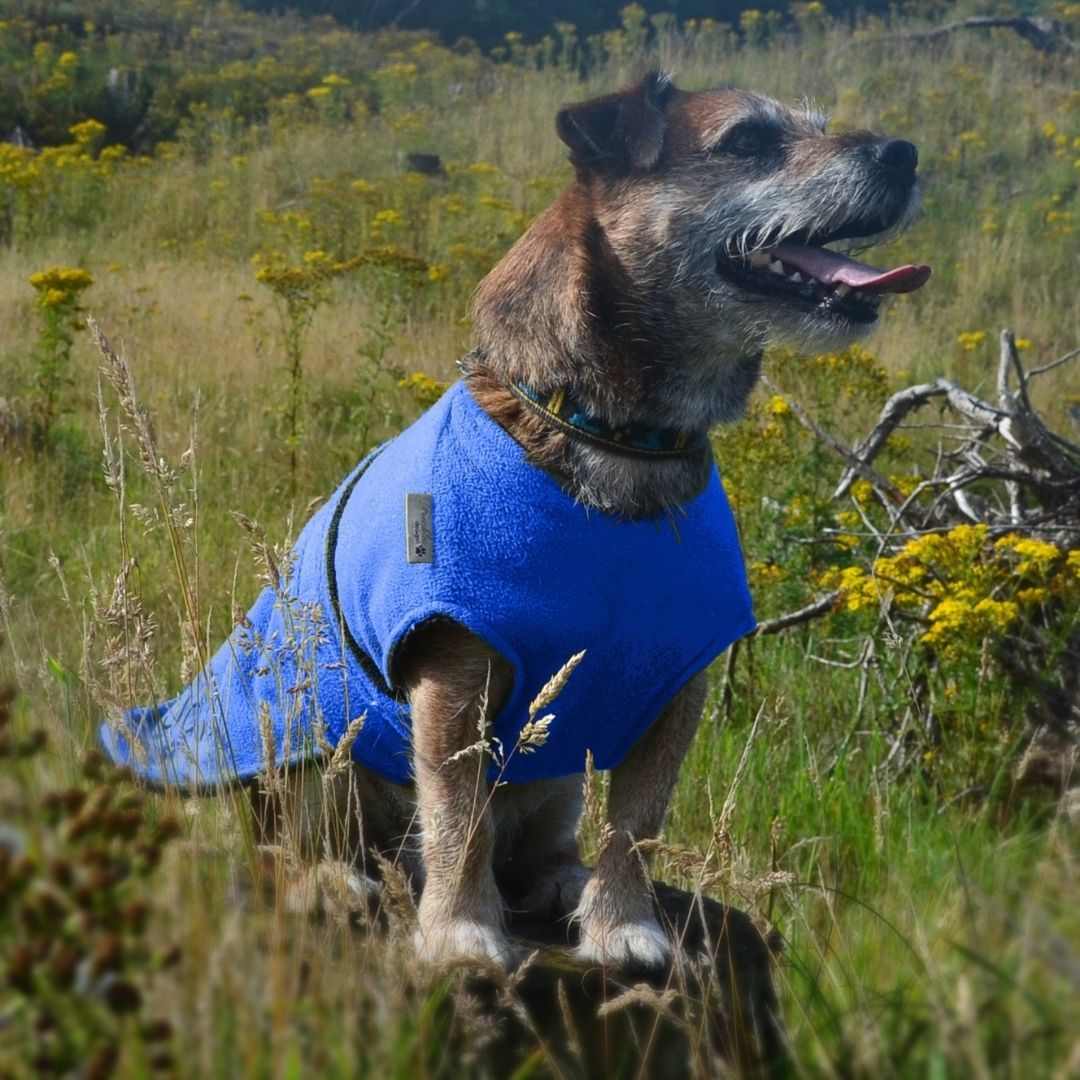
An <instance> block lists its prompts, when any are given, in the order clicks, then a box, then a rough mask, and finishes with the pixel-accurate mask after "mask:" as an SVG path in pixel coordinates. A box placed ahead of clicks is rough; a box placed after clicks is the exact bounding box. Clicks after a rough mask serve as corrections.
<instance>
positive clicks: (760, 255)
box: [746, 251, 769, 270]
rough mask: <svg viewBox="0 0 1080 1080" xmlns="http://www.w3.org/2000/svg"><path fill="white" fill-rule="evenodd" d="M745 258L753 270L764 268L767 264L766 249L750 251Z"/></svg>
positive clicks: (767, 254) (767, 255)
mask: <svg viewBox="0 0 1080 1080" xmlns="http://www.w3.org/2000/svg"><path fill="white" fill-rule="evenodd" d="M746 260H747V262H749V263H750V265H751V266H752V267H753V268H754V269H755V270H764V269H765V268H766V267H767V266H768V265H769V253H768V252H767V251H751V252H750V254H749V255H747V257H746Z"/></svg>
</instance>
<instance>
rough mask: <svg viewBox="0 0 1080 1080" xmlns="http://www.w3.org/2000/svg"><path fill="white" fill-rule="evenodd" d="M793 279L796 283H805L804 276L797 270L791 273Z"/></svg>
mask: <svg viewBox="0 0 1080 1080" xmlns="http://www.w3.org/2000/svg"><path fill="white" fill-rule="evenodd" d="M791 280H792V281H794V282H795V284H796V285H801V284H802V283H803V276H802V274H800V273H799V271H798V270H796V271H795V273H794V274H792V275H791Z"/></svg>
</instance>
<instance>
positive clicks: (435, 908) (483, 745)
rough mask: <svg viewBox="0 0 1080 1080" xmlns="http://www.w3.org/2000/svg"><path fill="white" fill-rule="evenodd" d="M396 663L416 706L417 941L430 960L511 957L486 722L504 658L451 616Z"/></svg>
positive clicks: (505, 673)
mask: <svg viewBox="0 0 1080 1080" xmlns="http://www.w3.org/2000/svg"><path fill="white" fill-rule="evenodd" d="M405 649H406V652H405V655H404V656H403V657H402V659H401V662H400V664H399V667H398V670H399V672H400V675H401V677H402V680H403V681H404V683H405V686H406V687H407V689H408V693H409V703H410V706H411V709H412V725H413V754H414V762H413V767H414V772H415V776H416V792H417V802H418V806H419V817H420V828H421V833H422V837H423V861H424V870H425V879H424V889H423V893H422V895H421V898H420V907H419V912H418V915H419V922H420V927H419V931H418V933H417V948H418V952H419V953H420V955H421V957H423V958H424V959H426V960H432V961H435V960H449V959H453V958H461V957H483V958H486V959H488V960H493V961H495V962H497V963H501V964H509V963H510V962H511V961H512V960H513V956H512V951H511V948H510V944H509V940H508V938H507V937H506V934H505V932H504V929H503V908H502V900H501V898H500V896H499V891H498V888H497V887H496V884H495V874H494V870H493V868H492V851H493V844H494V831H493V827H492V812H491V805H490V804H491V785H490V784H489V783H488V779H487V772H488V767H489V765H490V761H491V758H490V754H489V751H488V740H489V738H490V731H489V730H488V720H489V718H490V717H493V716H494V715H495V713H496V712H497V711H498V709H499V707H500V705H501V704H502V702H503V701H504V700H505V698H506V696H507V693H508V691H509V689H510V686H511V684H512V681H513V671H512V669H511V667H510V665H509V664H508V663H507V662H506V661H505V660H503V659H502V658H501V657H500V656H499V654H498V653H496V652H495V651H494V650H492V649H491V648H490V647H489V646H487V645H486V644H484V643H483V642H482V641H481V640H480V639H479V638H477V637H476V636H474V635H473V634H471V633H469V631H467V630H465V629H464V628H463V627H461V626H459V625H458V624H456V623H447V622H443V621H440V622H438V623H435V622H432V623H429V624H426V625H424V626H422V627H421V628H420V629H418V630H417V631H414V632H413V634H411V635H410V636H409V638H408V640H407V642H406V645H405Z"/></svg>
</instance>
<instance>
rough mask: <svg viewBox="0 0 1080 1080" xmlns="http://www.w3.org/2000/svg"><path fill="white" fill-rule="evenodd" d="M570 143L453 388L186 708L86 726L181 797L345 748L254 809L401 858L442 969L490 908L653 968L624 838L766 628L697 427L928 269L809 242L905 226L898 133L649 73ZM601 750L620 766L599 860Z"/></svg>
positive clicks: (342, 512) (340, 513) (488, 296)
mask: <svg viewBox="0 0 1080 1080" xmlns="http://www.w3.org/2000/svg"><path fill="white" fill-rule="evenodd" d="M556 128H557V131H558V134H559V136H560V137H561V139H562V140H563V142H564V143H565V144H566V145H567V147H568V148H569V151H570V158H571V162H572V165H573V168H574V173H575V178H574V180H573V182H572V183H571V184H570V186H569V187H568V188H567V189H566V190H565V191H564V192H563V193H562V195H561V196H560V197H559V198H558V199H557V200H556V201H555V202H554V203H553V204H552V205H551V206H550V207H549V208H548V209H547V210H546V211H545V212H544V213H543V214H541V215H540V216H539V217H538V218H537V220H536V221H535V222H534V223H533V224H532V225H531V227H530V228H529V229H528V230H527V231H526V232H525V233H524V234H523V236H522V237H521V238H520V239H519V240H518V242H517V243H516V244H515V245H514V246H513V247H512V248H511V250H510V251H509V252H508V254H507V255H506V256H505V257H504V258H503V259H502V261H501V262H499V263H498V264H497V265H496V266H495V268H494V269H493V270H492V271H491V272H490V273H489V274H488V276H487V277H486V278H485V279H484V281H483V282H482V283H481V284H480V286H479V288H478V290H477V293H476V295H475V299H474V307H473V316H474V325H475V348H474V350H473V351H472V352H471V353H470V354H469V355H468V356H467V357H466V358H465V359H464V360H463V361H462V364H461V367H462V372H463V378H462V380H461V381H459V382H458V383H457V384H455V386H454V387H453V388H452V389H451V390H450V391H448V393H447V394H446V395H445V397H444V398H443V400H442V401H440V402H439V403H438V404H437V405H436V406H434V408H433V409H432V410H431V411H430V412H429V413H427V414H426V415H425V416H423V417H421V419H420V420H419V421H417V423H416V424H415V425H414V426H413V427H412V428H410V429H408V430H407V431H406V432H405V433H404V434H403V435H401V436H398V437H397V438H396V439H394V440H391V442H390V443H388V444H386V446H385V447H384V448H381V449H380V450H378V451H376V452H375V453H374V454H372V455H370V456H369V457H368V458H367V459H365V461H364V462H363V463H361V465H360V466H359V467H358V469H357V470H356V472H354V473H353V474H352V475H351V476H350V477H349V478H348V479H347V481H346V482H345V483H344V484H343V485H342V487H341V488H340V489H339V490H338V492H337V493H336V494H335V495H334V496H333V497H332V498H331V499H330V501H329V502H328V503H327V504H326V505H325V506H324V507H323V508H322V509H321V510H320V511H319V512H318V514H316V515H315V517H314V518H313V519H312V520H311V522H309V523H308V525H307V526H305V528H304V530H303V532H302V533H301V536H300V539H299V540H298V542H297V545H296V549H295V550H294V552H293V555H292V557H291V560H290V562H291V566H290V568H289V569H288V571H287V572H283V574H282V578H281V581H280V582H278V583H276V584H275V586H273V587H271V588H268V589H267V590H266V591H265V592H264V593H263V595H262V596H261V597H260V598H259V600H258V602H257V603H256V605H255V607H254V608H253V609H252V611H251V612H250V613H249V615H248V616H247V617H246V618H245V619H244V620H242V622H241V625H240V626H238V627H237V629H236V631H235V632H234V634H233V636H232V637H230V639H229V641H228V642H227V643H226V645H225V646H224V647H223V648H222V650H221V651H220V652H219V653H218V654H217V656H216V657H215V658H214V659H213V660H212V661H211V662H210V664H209V665H208V667H207V669H206V670H205V671H204V673H203V674H202V675H200V676H199V677H198V678H197V679H196V681H195V682H194V683H193V684H192V685H191V686H190V687H189V688H188V689H187V690H186V691H185V692H184V694H182V695H181V696H180V697H179V698H177V699H174V700H173V701H172V702H168V703H165V704H163V705H158V706H155V707H152V708H147V709H136V710H133V711H132V712H131V713H129V714H128V715H127V716H126V717H124V718H123V720H122V723H120V724H112V725H109V726H107V727H106V728H105V729H104V730H103V739H104V741H105V743H106V745H107V747H108V749H109V750H110V752H111V753H112V755H113V757H114V758H116V759H117V760H119V761H122V762H128V763H131V764H132V765H133V766H134V767H135V768H136V769H137V770H138V771H139V772H141V773H142V774H143V775H144V776H146V777H148V778H149V779H151V780H157V781H160V782H170V783H174V784H178V785H180V786H185V787H188V788H192V789H197V790H199V789H205V788H215V787H217V786H219V785H220V784H222V783H225V782H228V781H231V780H250V779H252V778H257V777H260V776H269V775H270V774H271V773H272V772H273V771H274V770H275V769H281V768H285V767H288V766H292V767H296V768H300V767H302V765H303V762H305V761H307V760H309V759H311V758H312V757H320V756H321V757H323V758H324V759H331V761H332V764H331V766H330V767H329V768H328V770H327V772H326V773H324V774H323V776H322V779H321V780H318V779H317V780H316V782H315V784H314V788H315V792H316V794H317V795H318V796H320V797H325V798H326V800H327V802H326V805H325V806H323V808H322V809H312V806H311V804H310V802H308V801H307V800H306V797H305V796H303V795H302V794H301V795H297V796H296V797H295V798H293V797H284V798H277V797H276V798H274V799H272V800H269V801H270V802H271V803H272V804H273V805H272V806H271V807H270V808H269V809H267V807H266V802H267V800H265V799H264V800H263V801H262V803H261V804H260V812H262V811H266V813H267V814H268V817H267V818H266V819H265V821H264V824H266V825H267V827H268V828H272V827H273V822H274V821H278V820H286V821H292V822H293V824H292V825H291V826H290V828H293V829H294V830H295V829H297V828H301V827H302V826H303V820H302V819H305V818H306V819H307V820H308V824H309V825H310V823H311V822H312V821H318V822H322V828H321V829H316V830H314V831H316V832H318V833H319V835H320V837H321V839H320V840H319V843H321V844H322V845H323V847H324V849H325V847H326V845H328V844H329V846H330V847H331V848H333V849H334V850H335V852H345V851H348V850H352V851H354V852H356V851H358V852H360V861H361V863H363V861H364V858H365V855H364V853H365V852H370V851H372V850H376V851H378V852H380V853H382V855H384V856H387V857H391V858H396V859H397V860H398V861H399V862H400V863H401V864H402V865H403V867H404V868H405V870H406V872H407V873H408V874H409V875H410V877H411V878H412V880H413V882H414V884H415V885H416V886H417V887H418V888H419V889H420V890H421V891H420V902H419V908H418V922H419V929H418V931H417V945H418V949H419V951H420V953H421V955H422V956H423V957H424V958H426V959H427V960H431V961H438V960H445V959H453V958H461V957H467V958H483V959H486V960H490V961H494V962H496V963H499V964H504V965H510V964H512V963H513V961H514V957H513V950H512V947H511V943H510V941H509V938H508V935H507V932H506V930H505V924H504V907H505V905H506V903H508V902H509V903H512V904H513V905H514V906H515V907H521V908H525V909H528V910H533V911H537V912H544V913H547V914H549V915H553V916H562V917H565V916H569V917H571V918H572V921H573V923H574V924H575V925H576V926H577V928H578V931H579V944H578V946H577V948H578V951H579V954H580V955H581V957H582V958H583V959H584V960H586V961H588V962H590V963H597V964H604V965H613V966H616V967H619V968H623V969H638V968H643V969H657V968H662V967H663V966H664V965H666V964H667V963H669V961H670V959H671V957H672V951H673V946H672V943H671V942H670V941H669V940H668V938H667V937H666V935H665V933H664V931H663V929H662V927H661V926H660V923H659V921H658V919H657V916H656V914H655V912H654V906H653V899H652V894H651V885H650V880H649V876H648V873H647V869H646V864H645V860H644V859H643V858H642V857H641V855H640V854H639V849H638V848H637V847H636V846H635V845H637V844H638V842H639V841H641V840H645V839H648V838H652V837H655V836H656V835H657V834H658V832H659V830H660V829H661V826H662V823H663V819H664V814H665V809H666V807H667V804H668V800H669V797H670V795H671V792H672V789H673V787H674V785H675V782H676V779H677V777H678V773H679V768H680V764H681V762H682V760H683V757H684V755H685V754H686V751H687V749H688V747H689V746H690V743H691V740H692V739H693V737H694V734H695V731H696V729H697V726H698V723H699V720H700V718H701V714H702V710H703V706H704V701H705V695H706V675H705V669H706V667H707V665H708V664H709V663H710V662H711V661H712V660H713V659H714V658H715V657H716V656H717V655H719V654H720V653H721V652H722V651H723V650H724V649H725V648H727V647H728V646H729V645H730V644H731V643H732V642H733V641H734V640H736V639H737V638H738V637H740V636H741V635H743V634H745V633H747V632H748V631H750V630H751V629H752V627H753V626H754V622H753V615H752V610H751V606H750V598H749V593H748V590H747V586H746V576H745V571H744V568H743V560H742V555H741V552H740V550H739V544H738V539H737V536H736V532H735V527H734V523H733V521H732V517H731V512H730V509H729V508H728V505H727V502H726V499H725V497H724V493H723V488H722V486H721V484H720V482H719V479H718V476H717V473H716V469H715V465H714V462H713V458H712V453H711V449H710V445H709V442H708V438H707V433H708V431H709V429H710V428H711V427H712V426H713V425H715V424H717V423H722V422H725V421H731V420H734V419H736V418H737V417H739V416H740V415H741V414H742V413H743V411H744V409H745V406H746V403H747V399H748V398H749V396H750V393H751V391H752V390H753V388H754V385H755V382H756V381H757V379H758V375H759V371H760V366H761V358H762V351H763V349H764V347H765V346H766V344H767V343H775V342H779V343H785V344H790V345H796V346H798V347H801V348H803V349H807V350H827V349H837V348H841V347H843V346H845V345H847V344H849V343H850V342H852V341H854V340H855V339H856V338H858V337H859V336H860V335H862V334H864V333H865V332H866V331H868V330H869V329H871V328H872V327H873V326H874V324H875V322H876V321H877V318H878V313H879V305H880V302H881V300H882V298H883V297H884V296H886V295H887V294H889V293H894V292H904V291H910V290H913V289H917V288H919V287H920V286H921V285H922V284H923V283H924V282H925V281H926V279H927V277H928V276H929V274H930V270H929V268H928V267H925V266H914V265H905V266H900V267H896V268H893V269H888V270H885V269H879V268H876V267H873V266H870V265H868V264H866V263H863V262H860V261H858V260H857V259H855V258H854V257H852V256H851V255H847V254H841V253H839V252H836V251H833V250H830V249H829V248H827V247H826V246H825V245H827V244H832V243H835V242H841V243H842V244H844V245H846V246H847V247H848V248H849V249H850V248H856V247H858V248H862V247H867V246H870V245H872V244H875V243H878V242H880V241H882V240H885V239H888V238H889V237H891V236H895V235H897V234H898V233H899V232H900V231H902V230H903V229H904V228H905V227H906V225H907V224H908V223H909V222H910V220H911V218H912V216H913V214H914V213H915V210H916V207H917V203H918V192H917V184H916V167H917V151H916V148H915V147H914V146H913V145H912V144H911V143H909V142H907V141H904V140H901V139H890V138H884V137H881V136H878V135H874V134H871V133H868V132H862V131H860V132H844V133H837V134H829V133H828V131H827V128H826V123H825V121H824V119H823V117H821V116H820V115H818V114H817V113H815V112H814V111H812V110H809V109H805V108H788V107H785V106H783V105H781V104H779V103H777V102H776V101H773V100H771V99H769V98H767V97H763V96H760V95H757V94H753V93H748V92H744V91H741V90H736V89H730V88H718V89H710V90H703V91H696V92H687V91H683V90H680V89H678V88H676V86H675V85H674V84H673V82H672V81H671V79H670V78H668V77H667V76H665V75H663V74H660V73H654V74H651V75H649V76H648V77H646V78H645V79H644V80H643V81H641V82H640V83H638V84H637V85H635V86H633V87H631V88H629V89H626V90H623V91H621V92H619V93H614V94H610V95H606V96H603V97H599V98H595V99H592V100H589V101H585V102H583V103H580V104H576V105H571V106H569V107H566V108H564V109H563V110H562V111H560V112H559V114H558V116H557V118H556ZM579 653H580V654H581V655H575V659H574V661H573V662H572V663H569V664H566V663H565V662H566V661H567V660H569V658H570V656H571V654H579ZM564 664H565V666H564ZM560 668H561V674H560V676H559V678H558V679H556V680H555V682H554V683H551V682H549V680H550V679H551V677H552V676H553V675H554V673H555V672H556V671H558V670H560ZM587 754H591V755H592V759H593V761H594V764H595V767H596V768H599V769H610V770H611V783H610V790H609V798H608V806H607V826H606V828H605V830H604V833H603V836H602V838H601V843H600V850H599V855H598V858H597V861H596V866H595V867H594V868H592V869H589V868H587V867H585V866H584V865H583V863H582V861H581V858H580V855H579V852H578V843H577V839H576V833H577V827H578V823H579V818H580V816H581V813H582V805H583V796H582V774H583V772H584V771H585V765H586V756H587ZM328 778H329V781H328ZM263 789H264V795H265V793H266V792H271V793H273V792H274V791H277V788H275V787H274V784H273V783H272V782H271V781H269V780H268V781H267V782H266V783H264V785H263ZM279 794H280V793H279ZM327 807H332V808H333V813H332V814H331V813H330V811H328V809H327ZM282 815H283V817H282ZM331 818H332V821H333V827H332V828H331V829H329V830H328V829H327V828H326V827H325V826H326V822H327V821H329V820H331ZM297 821H300V822H301V824H300V825H297V824H296V822H297ZM309 831H311V830H309ZM331 834H332V836H331Z"/></svg>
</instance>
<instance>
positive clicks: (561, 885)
mask: <svg viewBox="0 0 1080 1080" xmlns="http://www.w3.org/2000/svg"><path fill="white" fill-rule="evenodd" d="M590 877H592V871H591V870H590V869H589V868H588V867H587V866H582V865H581V863H562V864H560V865H559V866H553V867H551V869H549V870H548V871H546V872H544V873H542V874H541V875H540V876H539V877H538V878H537V880H536V881H535V882H534V883H533V885H532V887H531V888H530V889H529V891H528V892H527V893H526V894H525V897H524V899H522V901H521V907H522V909H523V910H524V911H526V912H528V913H529V914H530V915H541V916H544V917H546V918H549V919H562V918H565V917H566V916H567V915H571V914H573V912H574V911H575V910H576V909H577V907H578V905H579V904H580V903H581V896H582V894H583V893H584V892H585V886H586V885H588V883H589V878H590Z"/></svg>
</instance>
